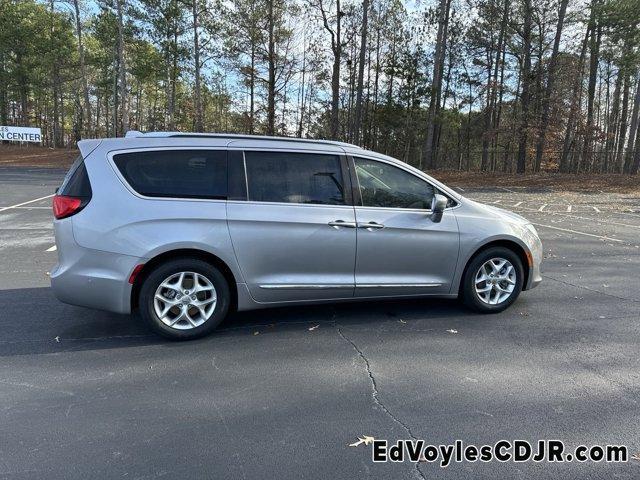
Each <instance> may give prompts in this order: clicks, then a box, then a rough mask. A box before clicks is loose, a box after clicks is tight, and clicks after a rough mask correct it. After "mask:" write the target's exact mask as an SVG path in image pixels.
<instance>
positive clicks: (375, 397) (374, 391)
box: [334, 323, 426, 479]
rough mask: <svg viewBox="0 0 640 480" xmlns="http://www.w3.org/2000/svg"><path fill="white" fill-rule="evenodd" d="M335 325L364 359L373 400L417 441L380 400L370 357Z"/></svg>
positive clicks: (407, 427)
mask: <svg viewBox="0 0 640 480" xmlns="http://www.w3.org/2000/svg"><path fill="white" fill-rule="evenodd" d="M334 327H335V329H336V331H337V332H338V335H340V337H341V338H342V339H343V340H344V341H345V342H347V343H349V344H350V345H351V347H352V348H353V349H354V350H355V351H356V353H357V354H358V356H359V357H360V359H361V360H362V361H363V363H364V366H365V369H366V371H367V375H368V376H369V383H370V384H371V398H372V399H373V402H374V403H375V404H376V405H377V406H379V407H380V408H381V409H382V411H383V412H384V413H385V414H386V415H387V416H388V417H389V418H391V420H393V421H394V422H395V423H396V424H398V425H400V426H401V427H402V428H403V429H404V431H405V432H407V434H408V435H409V437H410V438H411V439H412V440H414V441H417V440H418V438H417V437H416V436H415V435H414V434H413V431H412V430H411V427H410V426H409V425H407V424H406V423H404V422H403V421H402V420H400V419H399V418H398V417H397V416H396V415H395V414H394V413H393V412H391V410H389V408H388V407H387V406H386V405H385V404H384V403H383V402H382V400H380V391H379V390H378V383H377V382H376V378H375V376H374V375H373V371H372V370H371V363H370V362H369V359H368V358H367V357H366V356H365V354H364V353H363V352H362V350H361V349H360V348H359V347H358V345H356V343H355V342H354V341H353V340H351V339H350V338H349V337H347V336H346V335H345V334H344V333H343V332H342V329H341V328H340V326H339V325H338V324H337V323H334ZM414 466H415V469H416V472H417V473H418V475H419V476H420V478H423V479H426V477H425V476H424V474H423V473H422V471H421V470H420V466H419V463H418V462H416V463H414Z"/></svg>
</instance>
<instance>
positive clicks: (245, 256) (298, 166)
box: [227, 151, 356, 302]
mask: <svg viewBox="0 0 640 480" xmlns="http://www.w3.org/2000/svg"><path fill="white" fill-rule="evenodd" d="M244 164H245V169H246V175H247V178H246V185H247V190H248V198H247V201H229V202H228V205H227V218H228V223H229V231H230V233H231V239H232V241H233V246H234V249H235V252H236V256H237V259H238V262H239V264H240V268H241V270H242V273H243V276H244V278H245V280H246V282H247V286H248V288H249V291H250V292H251V295H252V296H253V298H254V299H255V300H256V301H258V302H277V301H295V300H314V299H329V298H349V297H352V296H353V292H354V284H355V279H354V264H355V254H356V228H355V227H356V223H355V213H354V208H353V206H352V205H350V203H351V201H350V193H351V192H350V187H348V186H347V185H348V184H349V179H348V178H347V177H346V176H345V175H344V173H343V172H344V170H343V164H344V165H346V160H345V159H344V158H343V157H340V156H338V155H335V154H319V153H292V152H271V151H246V152H244Z"/></svg>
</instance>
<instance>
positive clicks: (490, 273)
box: [461, 247, 524, 313]
mask: <svg viewBox="0 0 640 480" xmlns="http://www.w3.org/2000/svg"><path fill="white" fill-rule="evenodd" d="M523 283H524V269H523V268H522V262H521V261H520V258H519V257H518V255H516V254H515V253H514V252H513V251H512V250H509V249H508V248H504V247H492V248H489V249H487V250H484V251H482V252H480V253H479V254H477V255H476V256H475V257H473V258H472V259H471V262H470V263H469V265H468V267H467V269H466V271H465V274H464V278H463V279H462V292H461V293H462V299H463V301H464V303H465V305H467V306H468V307H469V308H471V309H473V310H476V311H478V312H482V313H496V312H501V311H503V310H504V309H506V308H507V307H509V305H511V304H512V303H513V302H515V300H516V298H518V295H520V292H521V291H522V285H523Z"/></svg>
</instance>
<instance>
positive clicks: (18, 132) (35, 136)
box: [0, 126, 42, 143]
mask: <svg viewBox="0 0 640 480" xmlns="http://www.w3.org/2000/svg"><path fill="white" fill-rule="evenodd" d="M0 140H9V141H11V142H36V143H40V142H42V132H40V129H39V128H31V127H5V126H0Z"/></svg>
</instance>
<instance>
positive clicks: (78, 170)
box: [58, 157, 91, 199]
mask: <svg viewBox="0 0 640 480" xmlns="http://www.w3.org/2000/svg"><path fill="white" fill-rule="evenodd" d="M58 194H59V195H65V196H68V197H77V198H83V199H89V198H91V183H90V182H89V175H87V169H86V167H85V166H84V160H83V159H82V157H78V158H77V159H76V161H75V162H73V165H71V168H70V169H69V172H67V175H66V176H65V177H64V180H63V181H62V185H60V188H59V189H58Z"/></svg>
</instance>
